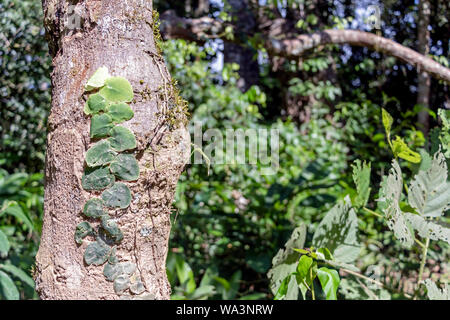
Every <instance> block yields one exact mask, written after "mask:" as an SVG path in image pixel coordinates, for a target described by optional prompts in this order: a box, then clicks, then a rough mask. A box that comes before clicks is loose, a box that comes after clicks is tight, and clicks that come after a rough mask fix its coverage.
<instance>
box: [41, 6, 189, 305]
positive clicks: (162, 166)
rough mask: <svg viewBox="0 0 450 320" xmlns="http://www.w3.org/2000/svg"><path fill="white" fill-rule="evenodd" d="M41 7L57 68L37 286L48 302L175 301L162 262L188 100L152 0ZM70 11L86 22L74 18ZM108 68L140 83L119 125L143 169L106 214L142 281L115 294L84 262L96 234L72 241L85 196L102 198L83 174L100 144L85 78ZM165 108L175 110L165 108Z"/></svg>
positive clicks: (185, 153) (121, 252)
mask: <svg viewBox="0 0 450 320" xmlns="http://www.w3.org/2000/svg"><path fill="white" fill-rule="evenodd" d="M71 5H76V7H75V10H73V8H70V7H69V6H71ZM43 8H44V15H45V17H44V24H45V27H46V30H47V38H48V41H49V47H50V49H51V53H52V55H53V72H52V74H51V80H52V108H51V114H50V117H49V120H48V122H49V125H48V141H47V155H46V168H45V204H44V211H45V216H44V225H43V230H42V239H41V244H40V247H39V252H38V254H37V257H36V260H37V261H36V269H35V280H36V290H37V292H38V293H39V295H40V297H41V298H42V299H119V298H122V299H123V298H125V299H126V298H143V299H169V297H170V285H169V283H168V281H167V276H166V269H165V262H166V255H167V250H168V239H169V233H170V214H171V204H172V201H173V198H174V189H175V186H176V183H177V181H178V178H179V175H180V174H181V172H182V170H183V168H184V164H185V163H186V161H187V159H188V157H189V152H190V150H189V149H190V141H189V134H188V132H187V130H186V127H185V126H186V116H185V114H184V113H183V112H181V111H180V110H181V108H178V107H177V106H178V105H180V104H182V103H180V99H179V97H178V96H177V93H176V90H175V89H174V88H173V85H172V81H171V79H170V75H169V73H168V71H167V69H166V67H165V65H164V62H163V58H162V57H161V54H160V51H159V49H158V46H157V44H156V43H155V41H156V40H158V39H155V35H158V33H157V30H155V21H154V13H153V10H152V1H151V0H150V1H148V0H146V1H143V0H127V1H122V0H109V1H92V0H81V1H62V0H43ZM73 12H75V13H76V14H77V15H78V16H79V17H80V22H81V24H80V26H76V25H75V26H74V25H73V24H71V22H70V21H71V20H70V19H71V18H74V16H73ZM71 14H72V16H70V15H71ZM74 21H76V19H75V20H74ZM72 22H73V21H72ZM74 27H75V29H73V28H74ZM101 66H106V67H107V68H108V69H109V72H110V73H111V74H112V75H113V76H122V77H124V78H126V79H128V80H129V81H130V83H131V85H132V87H133V90H134V100H133V101H132V103H131V107H132V109H133V111H134V114H135V115H134V118H133V119H132V120H129V121H127V122H125V123H124V124H122V125H123V126H125V127H127V128H129V129H130V130H131V131H133V132H134V134H135V135H136V139H137V149H136V150H135V154H136V158H137V160H138V162H139V167H140V171H141V173H140V176H139V180H138V181H137V182H133V183H127V185H128V186H129V187H130V189H131V192H132V197H133V198H132V202H131V205H130V207H128V208H127V209H125V210H120V211H116V212H109V214H110V215H111V216H112V217H113V218H115V220H116V221H117V224H118V225H119V227H120V228H121V230H122V231H123V234H124V238H123V241H122V242H121V243H120V244H119V245H118V246H117V253H116V255H117V257H118V259H119V261H120V262H125V261H128V262H132V263H133V264H135V265H136V267H137V270H136V272H135V275H136V277H137V278H140V279H141V281H142V282H143V284H144V288H145V292H144V293H142V294H140V295H139V296H136V295H134V296H132V295H131V294H130V293H125V294H123V295H120V296H119V295H117V294H116V293H115V291H114V289H113V284H112V282H108V281H107V280H106V279H105V277H104V276H103V274H102V273H103V266H93V265H91V266H87V265H86V263H85V262H84V260H83V254H84V251H85V249H86V247H87V245H88V244H89V242H90V240H92V239H90V238H86V239H85V240H84V242H83V244H82V245H81V246H77V244H76V242H75V241H74V233H75V229H76V226H77V225H78V224H79V223H80V222H82V221H84V218H83V217H82V215H81V213H82V209H83V206H84V204H85V202H86V201H87V200H88V199H90V198H92V196H96V195H97V196H98V193H93V192H87V191H85V190H84V189H83V188H82V186H81V177H82V174H83V172H84V168H85V164H84V159H85V153H86V151H87V149H88V148H89V147H90V146H91V145H92V144H93V142H92V141H91V140H90V138H89V126H90V118H89V117H87V116H86V115H85V114H84V113H83V108H84V104H85V99H86V96H85V95H84V85H85V84H86V82H87V80H88V79H89V78H90V77H91V76H92V74H93V73H94V72H95V71H96V70H97V69H98V68H99V67H101ZM166 109H168V110H171V111H172V113H171V114H170V115H169V114H167V113H162V112H158V110H166ZM179 111H180V112H179ZM169 120H170V123H171V125H166V123H167V122H166V121H169ZM155 137H156V138H155ZM150 141H152V143H150V144H149V142H150ZM149 146H150V147H149ZM127 292H128V291H127Z"/></svg>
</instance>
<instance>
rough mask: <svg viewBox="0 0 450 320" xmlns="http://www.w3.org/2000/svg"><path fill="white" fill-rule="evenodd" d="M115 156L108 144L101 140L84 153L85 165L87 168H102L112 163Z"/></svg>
mask: <svg viewBox="0 0 450 320" xmlns="http://www.w3.org/2000/svg"><path fill="white" fill-rule="evenodd" d="M116 155H117V153H116V152H115V151H113V150H112V149H111V145H110V144H109V142H108V141H107V140H101V141H99V142H97V143H96V144H94V145H93V146H92V147H91V148H90V149H89V150H88V151H87V152H86V163H87V165H88V166H89V167H98V166H103V165H106V164H109V163H110V162H111V161H113V160H114V158H115V156H116Z"/></svg>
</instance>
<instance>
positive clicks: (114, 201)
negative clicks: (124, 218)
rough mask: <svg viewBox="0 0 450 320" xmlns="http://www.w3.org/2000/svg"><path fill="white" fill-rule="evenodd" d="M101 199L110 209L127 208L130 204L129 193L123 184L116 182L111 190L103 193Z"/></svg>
mask: <svg viewBox="0 0 450 320" xmlns="http://www.w3.org/2000/svg"><path fill="white" fill-rule="evenodd" d="M102 199H103V201H104V202H105V205H106V206H108V207H110V208H121V209H125V208H127V207H128V206H129V205H130V203H131V191H130V189H129V188H128V187H127V186H126V185H125V184H123V183H120V182H117V183H115V184H114V185H113V186H112V187H111V188H109V189H107V190H105V191H103V193H102Z"/></svg>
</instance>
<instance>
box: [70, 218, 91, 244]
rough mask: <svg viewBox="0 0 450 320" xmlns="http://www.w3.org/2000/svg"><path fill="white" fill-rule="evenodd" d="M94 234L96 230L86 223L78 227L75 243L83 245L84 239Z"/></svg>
mask: <svg viewBox="0 0 450 320" xmlns="http://www.w3.org/2000/svg"><path fill="white" fill-rule="evenodd" d="M93 234H94V229H92V227H91V225H90V224H89V223H88V222H86V221H84V222H81V223H80V224H78V225H77V229H76V231H75V242H76V243H78V244H82V243H83V239H84V238H86V237H87V236H89V235H93Z"/></svg>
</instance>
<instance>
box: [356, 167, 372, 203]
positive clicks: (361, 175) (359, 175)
mask: <svg viewBox="0 0 450 320" xmlns="http://www.w3.org/2000/svg"><path fill="white" fill-rule="evenodd" d="M352 167H353V181H354V182H355V185H356V191H357V194H358V195H357V196H356V198H355V200H354V206H355V207H357V208H362V207H364V206H365V205H366V204H367V202H368V201H369V196H370V163H369V164H366V163H365V162H363V164H362V165H361V161H360V160H359V159H358V160H356V161H355V163H354V164H353V165H352Z"/></svg>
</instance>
